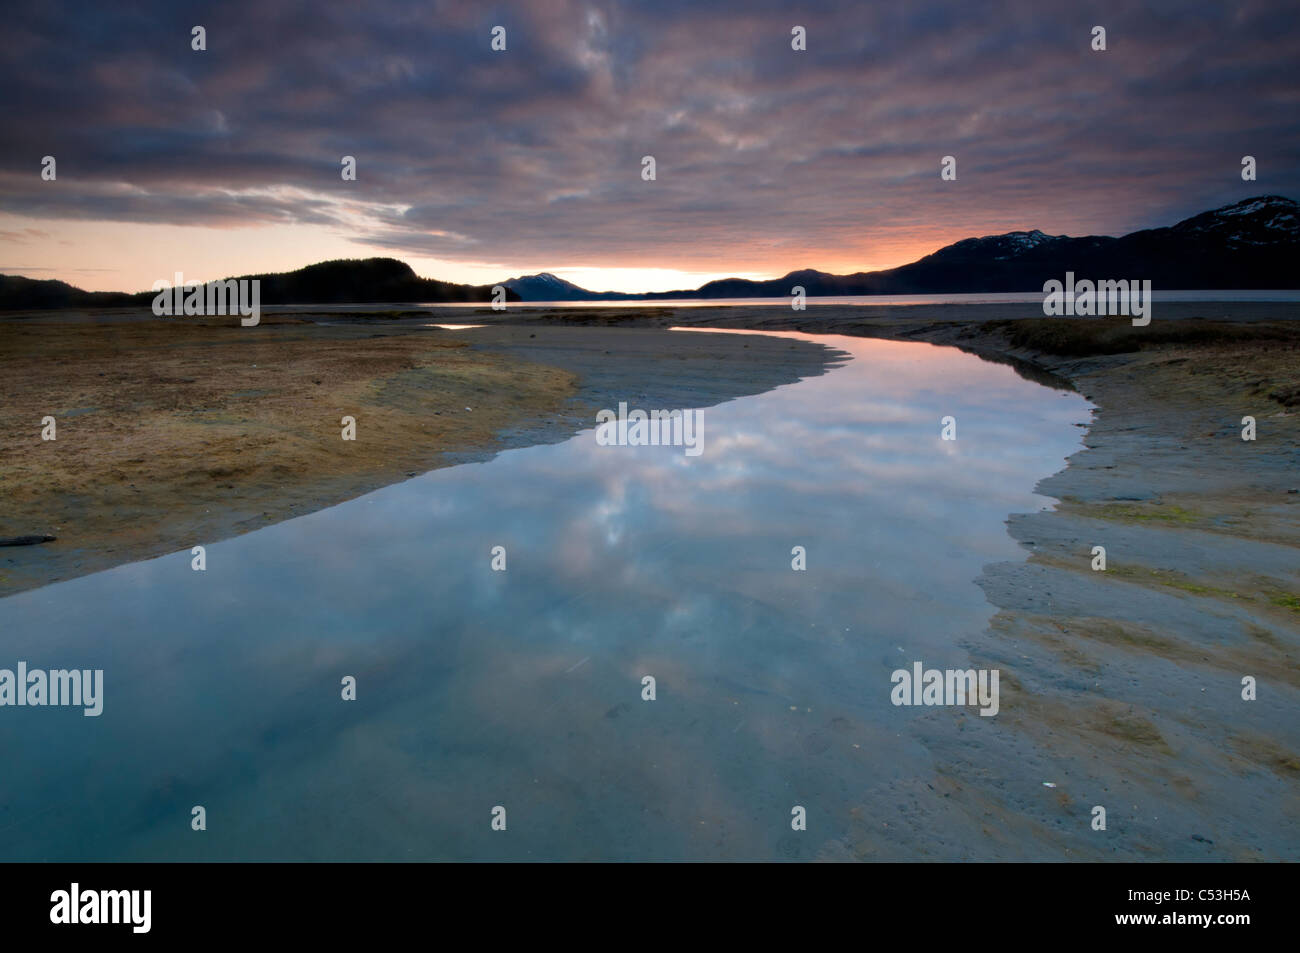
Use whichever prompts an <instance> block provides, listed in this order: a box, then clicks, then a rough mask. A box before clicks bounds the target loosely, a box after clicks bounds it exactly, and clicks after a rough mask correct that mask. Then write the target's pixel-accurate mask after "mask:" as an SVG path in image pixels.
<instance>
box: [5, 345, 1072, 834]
mask: <svg viewBox="0 0 1300 953" xmlns="http://www.w3.org/2000/svg"><path fill="white" fill-rule="evenodd" d="M785 336H789V337H798V338H805V339H807V338H811V339H814V340H818V341H821V342H823V343H826V344H828V345H831V346H834V347H836V348H839V349H841V350H843V351H845V352H847V353H848V354H850V355H852V359H851V360H848V361H847V362H846V363H844V364H842V365H841V366H838V367H836V368H835V369H833V370H831V371H830V372H829V373H827V374H825V375H824V376H821V377H815V378H809V379H807V380H804V381H800V382H799V383H796V384H793V385H789V386H785V387H780V388H777V389H775V390H773V391H770V392H768V393H765V394H762V395H759V396H755V397H747V398H743V399H740V400H735V401H731V402H729V403H726V404H722V405H719V406H716V407H710V408H706V409H704V410H703V453H702V454H701V455H700V456H698V457H689V456H687V455H686V454H685V453H684V452H683V449H682V448H681V447H601V446H598V445H597V444H596V440H595V436H594V432H593V431H592V430H587V431H584V432H582V433H580V434H578V435H576V436H575V437H573V438H572V439H570V440H569V441H567V442H565V443H562V444H556V445H551V446H539V447H532V448H528V449H521V450H511V451H506V452H504V453H502V454H500V455H499V456H497V457H496V458H494V459H493V460H491V461H489V462H487V463H482V464H467V465H462V466H457V467H452V468H448V469H443V470H437V471H434V472H431V473H428V474H425V475H423V476H420V477H417V478H415V479H411V480H408V481H406V482H404V483H401V484H397V485H394V486H390V487H387V488H385V489H383V490H379V491H377V492H375V493H371V494H369V495H367V496H364V497H361V498H359V499H356V500H353V501H350V502H348V503H344V504H342V505H339V506H335V507H332V508H330V509H328V510H323V511H321V512H318V513H314V514H311V515H308V516H304V517H301V518H298V519H294V520H290V521H288V522H285V523H281V524H278V525H276V526H271V527H268V528H266V529H263V530H259V531H257V532H254V533H250V534H248V535H245V536H242V537H239V538H236V539H232V540H227V541H225V542H220V543H213V544H210V545H208V546H207V570H206V571H205V572H194V571H192V570H191V569H190V559H191V557H190V555H189V552H188V551H186V552H181V553H177V554H174V555H171V556H167V557H163V558H160V559H155V560H150V561H147V562H143V563H136V564H132V565H127V566H122V567H119V568H116V569H113V570H110V571H107V572H102V573H99V574H96V575H93V576H87V577H83V578H79V579H75V580H72V581H69V582H65V583H61V584H58V585H53V586H48V587H45V588H43V589H39V590H35V591H32V592H27V593H22V594H20V595H16V596H13V597H10V598H8V599H5V600H0V633H3V635H2V636H0V668H11V669H12V668H14V667H15V666H16V663H17V662H18V661H19V660H24V661H26V662H27V664H28V667H29V669H34V668H47V669H48V668H68V667H76V668H91V669H94V668H102V669H103V670H104V681H105V689H104V695H105V698H104V709H103V714H102V715H101V716H99V717H97V718H86V717H83V715H82V714H81V711H80V710H79V709H72V708H65V709H60V708H0V765H3V766H4V769H3V778H2V780H0V859H5V860H31V859H49V860H118V859H122V860H145V859H160V860H171V859H250V860H257V859H282V860H293V859H304V860H313V859H507V858H516V859H663V860H678V859H755V860H766V859H787V858H807V857H810V856H812V854H813V853H814V852H815V850H816V849H817V845H819V844H821V843H823V842H824V841H826V840H828V839H834V838H837V837H841V836H843V835H844V834H845V832H846V831H847V830H848V828H849V826H850V825H851V824H852V823H853V820H852V817H851V815H852V814H853V812H854V809H855V807H856V806H857V805H860V804H862V803H863V797H864V794H863V792H864V791H866V790H867V789H868V788H871V787H873V786H878V784H879V782H880V781H881V779H882V778H890V777H895V778H905V777H911V776H918V777H919V776H922V775H924V774H925V773H926V771H927V765H928V764H929V760H930V756H929V753H928V751H927V749H926V746H925V739H924V738H923V737H921V735H920V734H919V731H920V729H919V728H917V727H916V726H917V725H918V722H917V721H915V720H913V719H909V718H908V717H906V716H907V714H908V709H900V708H895V707H893V706H892V705H891V704H890V700H889V694H890V688H891V684H890V673H891V671H892V670H894V669H896V668H901V667H908V666H910V665H911V663H912V662H913V661H916V660H920V661H923V662H924V663H925V665H926V666H927V667H937V668H965V667H967V665H968V664H969V656H968V654H967V652H966V650H965V649H964V648H963V647H962V643H963V642H966V641H969V640H971V639H975V638H978V637H979V634H980V633H981V632H982V630H983V629H984V626H985V625H986V623H987V621H988V617H989V615H990V614H991V611H992V609H991V607H990V606H989V604H988V603H987V602H986V600H985V598H984V596H983V593H982V592H981V590H980V589H979V588H978V587H977V586H976V585H975V583H974V581H973V580H974V579H975V578H976V577H977V576H978V575H979V573H980V569H981V567H982V566H983V565H984V564H985V563H988V562H991V561H995V560H1004V559H1021V558H1023V555H1024V554H1023V550H1021V549H1020V548H1019V547H1018V546H1017V545H1016V544H1014V543H1013V541H1012V540H1011V539H1010V538H1009V537H1008V535H1007V533H1006V530H1005V527H1004V525H1003V521H1004V520H1005V518H1006V517H1007V515H1008V514H1009V513H1012V512H1017V511H1027V510H1033V509H1036V508H1040V507H1043V506H1046V505H1048V503H1049V501H1048V500H1046V499H1045V498H1043V497H1038V496H1035V495H1034V494H1033V493H1032V488H1033V486H1034V484H1035V483H1036V481H1037V480H1038V479H1040V478H1042V477H1045V476H1047V475H1049V474H1050V473H1052V472H1054V471H1056V470H1058V469H1059V468H1060V467H1061V465H1062V463H1063V461H1064V458H1065V457H1066V456H1068V455H1069V454H1071V453H1073V452H1074V451H1076V450H1077V449H1078V448H1079V446H1080V442H1079V441H1080V437H1079V435H1080V433H1081V432H1082V431H1081V430H1079V429H1078V428H1076V427H1073V426H1071V424H1074V423H1081V422H1083V421H1085V420H1086V419H1087V417H1088V409H1089V407H1088V404H1087V403H1086V402H1085V401H1084V400H1083V398H1081V397H1080V396H1079V395H1077V394H1073V393H1065V392H1058V391H1052V390H1048V389H1046V388H1044V387H1041V386H1039V385H1037V384H1033V383H1030V382H1028V381H1026V380H1023V379H1021V378H1020V377H1018V376H1017V375H1016V374H1015V373H1014V371H1012V370H1011V369H1010V368H1008V367H1006V366H1003V365H998V364H991V363H985V362H983V361H981V360H979V359H978V358H975V357H973V356H970V355H967V354H963V353H961V352H958V351H956V350H953V349H950V348H939V347H933V346H930V345H926V344H913V343H896V342H885V341H875V340H867V339H861V338H848V337H825V336H817V337H812V336H808V335H796V334H790V335H785ZM629 402H630V403H631V405H632V406H634V407H635V406H636V404H635V401H629ZM643 409H646V410H650V409H654V408H643ZM665 409H669V408H665ZM945 415H952V416H953V417H955V418H956V421H957V438H958V439H957V440H956V441H942V440H940V418H942V417H944V416H945ZM593 425H594V422H593ZM196 542H203V541H201V540H196ZM494 546H504V547H505V549H506V558H507V568H506V570H505V571H504V572H497V571H493V570H492V569H491V567H490V561H491V550H492V547H494ZM795 546H803V547H805V548H806V551H807V569H806V571H802V572H799V571H794V570H792V568H791V560H792V556H791V550H792V547H795ZM347 675H351V676H355V678H356V680H357V700H356V701H343V700H342V699H341V698H340V680H341V679H342V678H343V677H344V676H347ZM646 675H650V676H653V677H654V678H655V679H656V690H657V697H656V699H655V700H654V701H645V700H642V678H643V677H644V676H646ZM973 711H974V710H973V709H972V712H973ZM194 805H203V806H204V807H205V809H206V812H207V830H206V831H204V832H195V831H192V830H191V825H190V819H191V808H192V807H193V806H194ZM498 805H499V806H503V807H504V808H505V809H506V816H507V829H506V830H505V831H504V832H501V831H493V830H492V829H491V827H490V821H491V811H492V809H493V808H494V807H495V806H498ZM794 805H802V806H804V807H806V809H807V813H808V818H809V831H808V832H806V833H805V834H795V833H793V832H792V831H791V826H790V818H791V809H792V807H793V806H794ZM960 834H961V832H956V836H960ZM972 836H974V835H972Z"/></svg>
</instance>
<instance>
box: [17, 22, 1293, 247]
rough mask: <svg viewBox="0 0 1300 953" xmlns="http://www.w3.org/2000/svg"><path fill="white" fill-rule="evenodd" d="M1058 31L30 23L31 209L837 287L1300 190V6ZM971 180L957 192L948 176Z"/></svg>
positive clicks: (25, 65)
mask: <svg viewBox="0 0 1300 953" xmlns="http://www.w3.org/2000/svg"><path fill="white" fill-rule="evenodd" d="M1047 6H1048V5H1047V4H1043V3H1041V2H1039V0H1025V2H1016V0H1012V2H1004V3H996V4H972V3H960V2H947V3H933V2H924V0H911V2H905V3H904V2H898V3H894V4H888V5H886V4H870V5H868V4H863V3H861V2H859V0H852V2H842V3H837V2H819V3H813V4H807V5H805V6H800V5H798V4H790V3H785V2H781V3H777V2H755V0H739V2H733V3H702V2H696V0H690V2H666V0H658V2H647V3H616V2H578V0H554V2H535V3H502V4H496V5H490V4H489V5H482V4H477V3H455V4H453V3H429V4H418V3H398V2H383V0H380V2H374V0H369V2H365V3H331V4H326V3H309V2H302V3H294V2H284V3H275V2H271V0H254V2H244V0H236V2H223V3H219V4H218V3H213V4H200V5H194V6H187V7H182V6H181V5H178V4H175V3H174V2H136V3H122V4H58V3H50V2H48V0H37V2H32V3H17V4H13V3H11V4H9V6H8V9H7V11H6V15H5V19H6V24H7V27H8V31H9V32H8V35H7V36H6V38H5V39H4V40H3V41H2V42H0V47H2V49H0V89H3V91H4V93H3V96H2V97H0V208H3V209H4V210H6V211H10V212H17V213H21V214H26V215H32V216H36V217H40V218H43V219H60V218H63V219H69V218H78V219H100V220H110V221H130V222H174V223H184V224H200V225H201V224H212V225H221V226H229V225H233V224H239V223H246V224H259V223H272V222H299V223H315V224H322V225H332V226H335V227H336V228H339V229H343V230H345V232H346V233H347V234H349V235H351V236H352V237H354V238H356V239H357V240H358V241H361V242H364V243H366V244H369V245H372V246H374V247H375V248H376V249H384V250H386V251H389V252H392V253H397V254H400V253H403V252H407V253H419V254H426V255H431V256H439V257H445V258H457V259H465V260H473V261H500V262H511V263H517V264H519V265H520V266H526V265H528V264H533V263H537V264H556V263H564V264H572V265H577V264H585V265H593V264H597V265H598V264H610V265H635V264H672V265H675V266H677V267H705V268H715V267H731V266H732V265H734V264H735V263H738V262H743V261H760V260H762V261H773V260H776V259H778V258H783V257H788V258H789V262H788V263H789V264H790V265H791V266H792V267H793V266H802V265H816V264H818V261H819V259H820V258H824V257H826V254H827V250H830V249H842V248H846V247H847V248H858V249H866V248H868V247H869V246H868V244H867V243H868V242H870V241H872V240H873V239H879V240H882V241H889V240H892V241H894V242H896V243H897V242H901V241H905V240H906V238H907V237H908V236H909V235H914V234H917V233H918V232H919V231H922V230H924V229H930V230H933V229H934V228H935V227H936V226H946V227H949V228H951V229H952V230H953V234H952V235H951V237H952V238H957V237H962V236H963V235H965V234H968V233H969V232H971V231H974V232H981V231H997V230H1002V229H1005V228H1010V227H1022V226H1023V227H1042V228H1044V229H1047V230H1049V231H1056V232H1071V233H1074V234H1080V233H1084V232H1099V231H1100V232H1109V233H1116V232H1120V231H1124V230H1128V229H1131V228H1135V227H1142V226H1146V225H1152V224H1164V223H1167V222H1170V221H1172V220H1174V219H1176V218H1179V217H1182V216H1184V215H1187V214H1191V213H1194V212H1197V211H1200V210H1202V209H1204V208H1207V207H1210V206H1213V205H1216V204H1221V203H1225V202H1229V201H1233V200H1235V199H1237V198H1241V197H1243V196H1244V195H1248V194H1257V193H1260V192H1275V193H1282V194H1290V195H1293V196H1294V195H1297V194H1300V129H1298V128H1297V115H1300V112H1298V109H1297V107H1300V83H1297V79H1296V76H1297V75H1298V73H1297V71H1296V70H1295V69H1294V65H1295V63H1294V61H1295V50H1296V48H1297V40H1298V39H1300V37H1298V36H1297V25H1298V23H1300V12H1297V11H1298V9H1300V8H1297V7H1296V6H1295V5H1288V4H1282V3H1251V2H1245V3H1231V4H1229V3H1199V4H1197V3H1178V4H1173V3H1170V4H1153V3H1150V2H1137V0H1134V2H1112V3H1106V2H1102V3H1098V4H1089V5H1075V4H1069V5H1060V6H1061V7H1062V8H1063V9H1062V10H1059V11H1052V10H1048V9H1045V7H1047ZM195 24H201V25H203V26H204V27H205V28H206V29H207V44H208V49H207V51H206V52H202V53H198V52H193V51H191V49H190V28H191V27H192V26H193V25H195ZM495 24H502V25H504V26H505V27H506V28H507V31H508V41H509V49H508V51H507V52H505V53H493V52H491V50H490V49H489V41H490V31H491V28H492V26H493V25H495ZM795 24H801V25H803V26H806V27H807V29H808V47H809V49H808V52H806V53H795V52H793V51H792V50H791V49H790V29H791V27H792V26H793V25H795ZM1094 24H1101V25H1103V26H1105V27H1106V29H1107V31H1108V46H1109V49H1108V50H1107V51H1106V52H1105V53H1096V52H1093V51H1092V50H1091V49H1090V48H1089V35H1090V30H1091V28H1092V26H1093V25H1094ZM647 154H649V155H653V156H655V158H656V160H657V164H658V181H656V182H644V181H642V180H641V178H640V169H641V163H640V160H641V157H642V156H643V155H647ZM948 154H951V155H954V156H956V157H957V161H958V181H957V182H956V183H944V182H941V181H940V180H939V175H938V170H939V159H940V157H941V156H943V155H948ZM1245 154H1252V155H1255V156H1256V157H1257V158H1258V160H1259V163H1260V170H1261V178H1260V182H1258V183H1243V182H1241V180H1240V176H1239V174H1238V170H1239V164H1240V159H1241V156H1242V155H1245ZM44 155H54V156H55V157H56V158H57V160H58V179H57V182H53V183H50V182H43V181H41V179H40V177H39V168H40V160H41V157H42V156H44ZM343 155H354V156H356V158H357V160H358V173H359V174H358V181H356V182H343V181H342V180H341V179H340V177H339V168H340V166H339V159H340V157H341V156H343Z"/></svg>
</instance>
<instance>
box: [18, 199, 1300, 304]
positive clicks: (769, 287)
mask: <svg viewBox="0 0 1300 953" xmlns="http://www.w3.org/2000/svg"><path fill="white" fill-rule="evenodd" d="M1298 265H1300V204H1298V203H1296V202H1295V201H1293V200H1292V199H1288V198H1284V197H1282V196H1280V195H1264V196H1259V197H1257V198H1252V199H1244V200H1242V201H1240V202H1236V203H1234V204H1232V205H1226V206H1224V207H1223V208H1219V209H1215V210H1213V211H1210V212H1203V213H1201V214H1200V215H1195V216H1193V217H1192V218H1188V219H1184V220H1183V221H1181V222H1178V223H1177V224H1175V225H1171V226H1169V227H1166V228H1151V229H1144V230H1142V231H1138V232H1132V233H1130V234H1128V235H1123V236H1121V237H1119V238H1113V237H1110V236H1106V235H1092V236H1086V237H1082V238H1072V237H1070V236H1068V235H1047V234H1044V233H1043V232H1041V231H1038V230H1037V229H1035V230H1033V231H1021V232H1007V233H1006V234H1003V235H988V236H985V237H983V238H966V239H963V240H961V241H959V242H955V243H954V244H952V245H947V246H945V247H943V248H940V249H939V250H938V251H936V252H934V253H932V254H929V255H926V256H925V257H924V258H921V259H920V260H918V261H914V262H912V263H911V264H907V265H902V266H900V267H898V268H890V269H886V270H884V271H872V272H858V273H856V274H852V275H834V274H829V273H827V272H824V271H816V270H813V269H804V270H800V271H792V272H790V273H788V274H786V275H784V276H782V277H780V278H774V279H770V280H766V281H753V280H750V279H746V278H723V279H720V280H718V281H710V282H708V283H707V284H704V285H701V286H700V287H699V288H694V289H690V290H682V291H661V292H646V293H630V294H629V293H623V292H617V291H588V290H587V289H585V288H581V287H579V286H578V285H575V284H573V283H572V282H569V281H565V280H564V279H563V278H558V277H556V276H555V275H552V274H549V273H542V274H537V275H524V276H521V277H518V278H511V279H509V280H507V281H503V282H501V284H502V285H504V286H505V288H506V289H507V291H506V298H507V300H510V301H609V300H629V299H631V300H670V299H673V298H785V297H788V296H789V295H790V294H791V293H792V290H791V289H793V288H794V287H795V286H801V287H802V288H803V289H804V293H805V294H806V295H808V296H809V297H825V296H843V295H885V294H890V295H893V294H959V293H997V292H1035V291H1042V289H1043V282H1045V281H1046V280H1048V279H1049V278H1057V279H1063V278H1064V276H1065V273H1066V272H1067V271H1072V272H1074V273H1075V274H1076V275H1077V276H1078V277H1079V278H1091V279H1094V280H1096V279H1101V278H1112V279H1120V278H1130V279H1139V280H1149V281H1151V283H1152V286H1153V287H1154V288H1156V289H1158V290H1173V289H1187V290H1222V289H1233V290H1251V289H1283V288H1285V289H1293V288H1298V287H1300V276H1298V275H1297V270H1298V269H1297V266H1298ZM169 277H170V276H169ZM241 277H243V278H250V279H251V278H257V279H260V280H261V282H262V286H261V303H262V304H264V305H267V304H363V303H365V304H378V303H398V302H403V303H404V302H452V301H483V302H487V301H490V300H491V298H492V286H491V285H460V284H453V283H450V282H445V281H437V280H435V279H432V278H420V277H418V276H417V275H416V274H415V272H414V271H412V270H411V267H410V266H409V265H407V264H406V263H404V262H401V261H398V260H396V259H393V258H367V259H346V260H338V261H327V262H321V263H319V264H315V265H309V266H307V267H306V268H300V269H298V270H297V271H291V272H286V273H282V274H267V275H244V276H241ZM154 294H155V293H154V292H152V291H145V292H140V293H138V294H134V295H132V294H124V293H118V292H93V291H82V290H80V289H79V288H74V287H73V286H72V285H69V284H66V283H64V282H61V281H38V280H33V279H30V278H22V277H16V276H6V275H0V309H11V310H12V309H36V308H67V307H121V306H135V307H140V306H144V305H148V304H149V303H150V302H151V301H152V300H153V297H154Z"/></svg>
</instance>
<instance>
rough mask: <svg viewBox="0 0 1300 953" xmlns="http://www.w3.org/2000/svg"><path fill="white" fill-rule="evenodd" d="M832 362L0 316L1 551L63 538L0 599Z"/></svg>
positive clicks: (650, 340)
mask: <svg viewBox="0 0 1300 953" xmlns="http://www.w3.org/2000/svg"><path fill="white" fill-rule="evenodd" d="M833 359H834V354H833V353H832V352H831V351H829V350H828V349H826V348H821V347H818V346H816V345H808V344H802V343H798V342H790V341H763V340H752V339H751V340H747V341H741V340H739V339H737V338H736V337H735V336H728V335H681V334H670V333H668V332H665V331H662V330H654V329H636V330H627V331H622V330H620V331H614V330H608V329H601V328H560V327H547V328H534V329H522V328H508V327H500V328H488V329H481V330H473V331H465V332H456V331H448V330H442V329H438V328H431V327H425V326H422V324H421V325H416V324H412V323H410V322H407V323H405V324H395V323H392V322H377V323H376V322H371V323H366V324H356V323H353V324H320V323H312V322H309V321H304V320H302V319H299V318H295V317H293V316H288V315H279V316H266V317H264V320H263V323H262V324H261V326H259V327H257V328H255V329H245V328H241V327H239V326H238V325H237V323H236V324H232V323H231V322H229V321H228V320H227V321H221V320H219V319H214V320H212V321H211V322H207V323H205V322H203V321H201V320H194V319H191V320H187V321H185V322H159V321H158V320H156V319H154V318H153V316H152V315H150V314H147V312H146V313H143V314H139V313H109V314H107V315H98V316H96V315H90V314H84V313H71V312H63V313H59V314H55V315H48V314H46V315H37V316H35V317H32V318H22V317H8V318H4V319H0V380H4V382H5V394H6V397H5V414H4V416H3V418H0V493H2V494H3V499H4V505H3V507H2V508H0V538H5V537H19V536H32V535H35V536H41V535H50V536H54V537H56V539H55V540H54V541H53V542H50V543H46V544H43V545H29V546H5V547H0V596H4V595H9V594H12V593H15V592H20V591H23V590H25V589H30V588H34V587H37V586H41V585H46V584H48V583H50V582H55V581H58V580H62V579H69V578H73V577H75V576H79V575H84V574H86V573H91V572H97V571H99V570H102V569H107V568H109V567H111V566H115V565H119V564H121V563H125V562H132V561H135V560H139V559H147V558H150V557H154V556H159V555H163V554H166V553H171V552H177V551H179V550H184V549H189V548H190V547H191V546H194V545H196V544H200V543H211V542H216V541H218V540H221V539H225V538H228V537H230V536H236V535H239V534H241V533H245V532H250V531H252V530H254V529H258V528H260V527H262V526H267V525H270V524H271V523H274V522H278V521H280V520H283V519H288V518H290V517H293V516H297V515H301V514H303V513H308V512H312V511H314V510H318V509H322V508H324V507H326V506H331V505H333V504H335V503H339V502H342V501H343V500H347V499H350V498H352V497H355V496H359V495H361V494H362V493H365V492H368V491H370V490H373V489H377V488H379V487H381V486H385V485H388V484H390V483H393V482H396V481H399V480H402V479H405V478H407V477H409V476H415V475H416V474H417V473H421V472H425V471H427V470H430V469H434V468H437V467H440V466H449V465H452V464H456V463H462V462H466V461H469V460H481V459H485V458H486V457H488V456H490V455H491V454H493V453H496V452H498V451H500V450H502V449H505V448H508V447H512V446H526V445H530V444H536V443H545V442H553V441H558V440H564V439H567V438H568V437H569V436H570V435H572V434H573V433H574V432H575V431H577V430H579V429H582V428H584V427H591V426H593V421H594V418H595V414H596V411H597V410H599V409H600V408H602V407H611V406H617V403H618V401H619V400H644V401H645V402H646V405H647V406H665V407H668V406H676V407H681V406H695V407H707V406H710V405H712V404H716V403H719V402H721V401H724V400H730V399H732V398H734V397H739V396H743V395H746V394H754V393H760V392H762V391H765V390H768V389H770V388H772V387H776V386H779V385H781V384H786V383H791V382H793V381H795V380H798V379H799V378H800V377H802V376H807V375H812V374H820V373H822V372H823V371H824V370H825V368H826V367H827V366H828V362H831V361H832V360H833ZM47 415H48V416H52V417H54V418H55V421H56V427H57V430H56V439H55V440H52V441H45V440H42V439H41V433H42V426H41V422H42V419H43V418H44V417H46V416H47ZM345 416H351V417H353V418H354V419H355V420H356V439H355V440H354V441H344V440H343V439H342V425H341V422H342V418H343V417H345Z"/></svg>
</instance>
